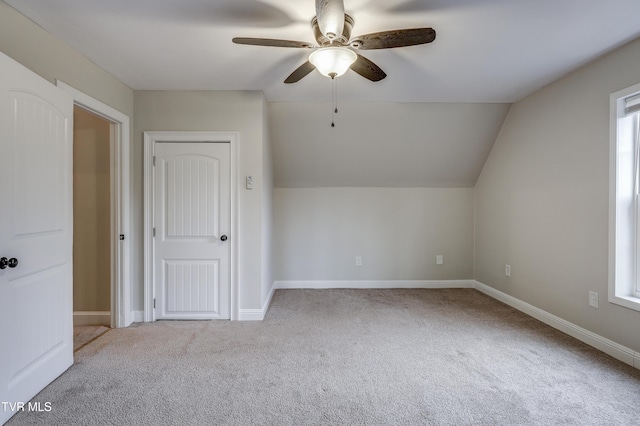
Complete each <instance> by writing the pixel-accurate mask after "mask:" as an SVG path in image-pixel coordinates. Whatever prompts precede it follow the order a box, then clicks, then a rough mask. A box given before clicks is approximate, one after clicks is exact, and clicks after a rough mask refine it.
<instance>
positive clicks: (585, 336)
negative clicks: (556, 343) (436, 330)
mask: <svg viewBox="0 0 640 426" xmlns="http://www.w3.org/2000/svg"><path fill="white" fill-rule="evenodd" d="M475 288H476V290H478V291H481V292H482V293H484V294H486V295H488V296H491V297H493V298H494V299H496V300H499V301H501V302H503V303H505V304H507V305H509V306H511V307H512V308H515V309H517V310H519V311H521V312H523V313H525V314H527V315H529V316H531V317H533V318H536V319H537V320H540V321H542V322H543V323H545V324H547V325H549V326H551V327H553V328H555V329H557V330H560V331H562V332H563V333H566V334H568V335H569V336H572V337H575V338H576V339H578V340H580V341H581V342H583V343H586V344H587V345H589V346H593V347H594V348H596V349H598V350H600V351H602V352H604V353H606V354H608V355H611V356H612V357H614V358H616V359H617V360H620V361H622V362H624V363H625V364H629V365H631V366H632V367H635V368H638V369H640V353H638V352H635V351H634V350H632V349H629V348H627V347H626V346H622V345H620V344H618V343H616V342H614V341H612V340H609V339H606V338H604V337H602V336H600V335H598V334H595V333H592V332H591V331H589V330H586V329H584V328H582V327H579V326H577V325H575V324H573V323H570V322H569V321H566V320H564V319H562V318H560V317H557V316H555V315H553V314H550V313H549V312H547V311H543V310H542V309H539V308H536V307H535V306H533V305H530V304H528V303H526V302H523V301H522V300H520V299H516V298H515V297H513V296H510V295H508V294H506V293H503V292H501V291H499V290H496V289H495V288H493V287H489V286H488V285H486V284H483V283H481V282H478V281H475Z"/></svg>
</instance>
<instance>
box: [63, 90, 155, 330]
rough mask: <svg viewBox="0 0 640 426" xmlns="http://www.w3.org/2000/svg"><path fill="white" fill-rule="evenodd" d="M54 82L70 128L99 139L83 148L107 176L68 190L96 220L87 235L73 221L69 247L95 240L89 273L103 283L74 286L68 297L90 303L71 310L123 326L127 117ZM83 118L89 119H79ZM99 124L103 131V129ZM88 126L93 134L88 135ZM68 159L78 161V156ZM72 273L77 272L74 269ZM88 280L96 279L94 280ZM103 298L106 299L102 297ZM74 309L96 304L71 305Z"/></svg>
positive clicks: (127, 272)
mask: <svg viewBox="0 0 640 426" xmlns="http://www.w3.org/2000/svg"><path fill="white" fill-rule="evenodd" d="M56 84H57V86H58V87H60V88H61V89H62V90H63V91H64V92H66V93H68V94H69V95H70V96H71V97H72V98H73V101H74V109H75V114H74V117H77V120H78V122H77V123H74V127H75V129H74V130H75V132H78V133H79V134H83V133H84V136H85V137H86V136H87V135H89V139H91V138H94V139H96V141H98V140H100V141H101V143H100V145H99V146H95V147H94V148H93V149H94V152H93V153H91V152H90V153H89V154H90V155H89V157H92V156H93V161H96V160H97V158H96V157H98V158H99V159H100V161H101V163H100V164H101V165H97V166H95V167H99V168H101V169H102V170H105V168H106V170H108V172H109V174H108V177H105V176H102V177H101V178H100V179H98V177H96V176H93V177H91V178H89V180H92V179H93V180H96V181H98V180H99V181H100V183H98V182H95V183H94V184H93V185H94V188H93V190H89V191H87V194H88V195H86V196H83V195H82V194H76V195H74V198H78V200H76V201H80V202H83V201H85V202H87V200H83V199H82V198H85V197H86V198H89V201H88V203H89V204H91V203H93V204H94V210H93V213H92V214H93V215H94V218H95V221H96V225H95V228H94V230H93V231H86V232H93V233H94V234H93V235H83V234H84V233H85V231H83V230H82V226H81V224H79V223H76V225H74V227H75V228H76V229H74V234H76V236H78V237H79V238H80V239H81V240H80V241H76V242H74V245H76V244H77V245H78V247H77V248H76V249H75V250H74V251H76V252H77V251H79V250H80V249H81V247H82V245H83V244H99V248H96V252H95V253H94V255H93V256H94V259H93V260H92V262H93V263H94V264H95V265H98V264H100V265H102V266H101V268H102V269H100V270H99V271H100V272H93V273H94V274H97V275H98V276H99V277H100V280H99V281H101V282H103V283H104V281H106V282H108V285H107V286H104V285H103V286H102V287H100V290H98V291H97V292H96V293H93V295H91V292H90V291H88V290H80V294H78V293H77V291H76V290H75V289H74V293H76V294H75V295H74V302H75V299H80V300H82V299H84V301H85V302H86V301H87V299H88V300H89V301H90V303H93V305H91V304H86V305H84V307H83V306H81V305H78V306H74V310H75V311H76V315H74V316H75V317H78V318H76V319H75V321H76V322H78V323H81V322H83V321H84V322H85V323H86V322H89V323H98V324H106V326H105V327H106V328H107V330H108V328H109V327H110V328H116V327H128V326H129V325H131V323H132V322H133V321H134V312H133V310H132V306H131V273H132V272H131V254H130V253H131V241H132V238H131V233H130V217H131V212H130V202H129V193H130V192H129V185H130V184H129V139H130V134H129V117H128V116H127V115H125V114H123V113H121V112H119V111H117V110H115V109H113V108H112V107H110V106H108V105H106V104H104V103H102V102H100V101H98V100H96V99H94V98H92V97H90V96H88V95H86V94H84V93H82V92H80V91H78V90H77V89H74V88H73V87H71V86H69V85H67V84H65V83H63V82H61V81H57V82H56ZM83 119H86V120H87V121H89V122H90V124H91V123H93V124H91V125H87V124H86V123H85V124H81V123H82V121H83ZM96 125H97V128H96V127H95V126H96ZM105 127H106V129H107V131H105V130H104V129H105ZM94 132H95V133H96V135H92V133H94ZM98 134H100V136H98ZM105 135H106V141H105ZM105 142H106V143H105ZM102 161H104V162H102ZM74 162H79V160H75V161H74ZM83 167H87V164H84V165H83ZM105 180H106V181H108V183H106V182H105ZM94 192H99V193H100V194H101V195H100V197H102V201H97V199H96V198H95V197H96V196H97V194H95V193H94ZM104 197H107V198H108V201H105V200H104ZM103 239H104V242H103V243H101V242H100V241H101V240H103ZM92 240H95V241H92ZM79 262H83V260H80V259H78V260H75V261H74V263H79ZM75 274H76V273H74V275H75ZM78 275H79V276H82V274H80V273H78ZM94 285H96V284H95V283H94ZM74 287H75V285H74ZM83 292H84V293H83ZM105 292H106V294H105ZM107 294H108V297H107ZM105 301H107V303H104V302H105ZM82 303H84V302H82ZM74 305H75V303H74ZM77 309H99V310H95V311H77ZM103 309H104V310H103ZM81 312H82V313H81ZM87 314H89V315H87ZM139 317H140V318H139V319H138V321H142V313H140V315H139ZM80 318H82V319H80Z"/></svg>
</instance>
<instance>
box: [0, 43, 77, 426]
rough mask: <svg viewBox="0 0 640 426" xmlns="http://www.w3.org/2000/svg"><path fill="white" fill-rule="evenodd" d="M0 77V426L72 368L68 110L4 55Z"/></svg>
mask: <svg viewBox="0 0 640 426" xmlns="http://www.w3.org/2000/svg"><path fill="white" fill-rule="evenodd" d="M0 71H1V72H0V75H2V79H0V401H2V405H1V406H0V424H2V423H4V422H5V421H6V420H7V419H8V418H9V417H11V416H12V415H13V414H15V412H16V410H17V409H19V405H17V403H24V404H25V408H24V410H28V409H29V408H30V407H29V405H28V404H27V402H28V401H29V400H30V399H31V398H32V397H33V396H34V395H36V394H37V393H38V392H39V391H40V390H42V389H43V388H44V387H45V386H46V385H48V384H49V383H50V382H52V381H53V380H54V379H55V378H56V377H58V376H59V375H60V374H62V373H63V372H64V371H65V370H66V369H67V368H68V367H69V366H70V365H71V364H72V363H73V349H72V347H73V325H72V309H73V308H72V297H73V294H72V291H73V287H72V244H73V243H72V232H73V223H72V190H73V188H72V175H71V173H72V164H71V162H72V131H73V127H72V126H73V101H72V99H71V98H70V97H69V96H68V95H67V94H65V93H64V92H62V91H61V90H60V89H58V88H57V87H55V86H53V85H52V84H51V83H49V82H48V81H46V80H44V79H42V78H41V77H39V76H37V75H36V74H34V73H32V72H31V71H29V70H28V69H26V68H24V67H23V66H21V65H20V64H18V63H17V62H15V61H13V60H12V59H11V58H9V57H7V56H5V55H4V54H2V53H0ZM31 408H36V407H31ZM52 409H55V407H52Z"/></svg>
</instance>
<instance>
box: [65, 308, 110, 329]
mask: <svg viewBox="0 0 640 426" xmlns="http://www.w3.org/2000/svg"><path fill="white" fill-rule="evenodd" d="M73 325H74V326H76V325H104V326H107V327H111V312H109V311H75V312H74V313H73Z"/></svg>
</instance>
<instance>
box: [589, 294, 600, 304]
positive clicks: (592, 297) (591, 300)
mask: <svg viewBox="0 0 640 426" xmlns="http://www.w3.org/2000/svg"><path fill="white" fill-rule="evenodd" d="M589 306H592V307H594V308H597V307H598V293H597V292H595V291H589Z"/></svg>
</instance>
